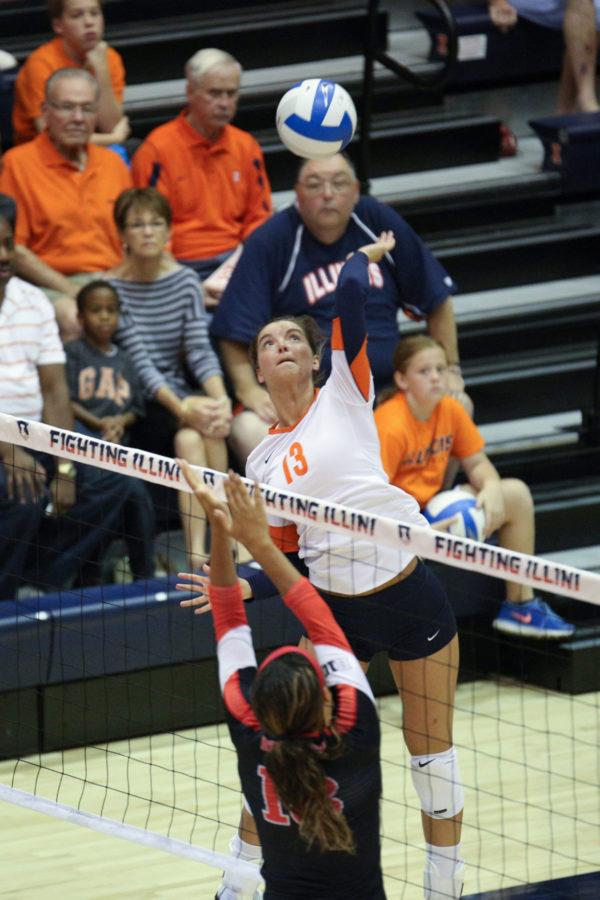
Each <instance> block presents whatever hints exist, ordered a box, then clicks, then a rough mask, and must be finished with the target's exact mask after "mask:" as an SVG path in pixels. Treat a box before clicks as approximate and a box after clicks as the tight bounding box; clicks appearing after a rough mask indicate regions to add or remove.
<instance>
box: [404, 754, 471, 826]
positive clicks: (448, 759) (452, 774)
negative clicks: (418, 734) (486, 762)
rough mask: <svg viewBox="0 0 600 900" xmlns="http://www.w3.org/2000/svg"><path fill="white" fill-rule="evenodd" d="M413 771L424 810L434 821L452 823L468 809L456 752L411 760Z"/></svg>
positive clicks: (414, 781) (413, 777)
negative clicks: (451, 820)
mask: <svg viewBox="0 0 600 900" xmlns="http://www.w3.org/2000/svg"><path fill="white" fill-rule="evenodd" d="M410 771H411V775H412V780H413V784H414V786H415V791H416V792H417V794H418V795H419V800H420V801H421V809H422V810H423V812H424V813H426V815H428V816H431V818H432V819H451V818H452V816H455V815H456V814H457V813H459V812H460V811H461V809H462V808H463V806H464V805H465V796H464V791H463V785H462V779H461V777H460V769H459V767H458V759H457V754H456V748H455V747H450V749H449V750H444V752H443V753H429V754H428V755H427V756H412V757H411V759H410Z"/></svg>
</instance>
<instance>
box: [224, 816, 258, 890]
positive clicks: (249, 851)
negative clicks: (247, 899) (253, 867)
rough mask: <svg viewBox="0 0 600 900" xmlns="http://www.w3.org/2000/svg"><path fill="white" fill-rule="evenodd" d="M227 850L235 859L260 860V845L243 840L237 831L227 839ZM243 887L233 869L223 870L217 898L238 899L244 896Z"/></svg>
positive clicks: (241, 881)
mask: <svg viewBox="0 0 600 900" xmlns="http://www.w3.org/2000/svg"><path fill="white" fill-rule="evenodd" d="M229 852H230V854H231V855H232V856H233V857H234V858H235V859H242V860H244V861H245V862H260V860H261V857H262V849H261V847H260V845H258V846H257V845H256V844H249V843H248V842H247V841H243V840H242V839H241V837H240V836H239V833H237V834H234V836H233V837H232V838H231V840H230V841H229ZM243 889H244V885H243V880H242V879H241V878H240V876H239V875H237V874H236V873H235V872H234V871H231V870H229V871H228V870H225V872H223V879H222V881H221V886H220V888H219V890H218V891H217V896H218V898H219V900H239V898H241V897H243V896H244V893H243Z"/></svg>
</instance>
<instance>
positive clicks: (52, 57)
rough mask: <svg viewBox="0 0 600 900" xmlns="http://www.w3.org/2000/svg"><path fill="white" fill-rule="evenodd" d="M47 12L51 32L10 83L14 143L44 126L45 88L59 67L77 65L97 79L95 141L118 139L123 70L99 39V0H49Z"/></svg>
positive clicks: (125, 128)
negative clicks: (15, 78) (13, 94)
mask: <svg viewBox="0 0 600 900" xmlns="http://www.w3.org/2000/svg"><path fill="white" fill-rule="evenodd" d="M48 12H49V14H50V21H51V23H52V30H53V31H54V33H55V35H56V37H54V38H53V39H52V40H51V41H48V42H47V43H46V44H42V46H41V47H38V48H37V50H34V51H33V53H32V54H31V55H30V56H29V57H28V58H27V60H26V61H25V63H24V65H23V67H22V68H21V70H20V72H19V75H18V77H17V81H16V83H15V99H14V105H13V131H14V141H15V144H22V143H23V142H24V141H30V140H32V139H33V138H34V137H35V136H36V135H37V134H38V133H39V132H40V131H43V129H44V116H43V112H42V106H43V103H44V87H45V84H46V82H47V80H48V78H49V77H50V76H51V75H52V73H53V72H56V71H57V70H58V69H64V68H72V67H74V66H78V67H80V68H82V69H83V68H84V69H87V70H88V71H89V72H90V73H91V74H92V75H93V76H94V77H95V78H96V81H97V82H98V87H99V91H100V93H99V97H98V118H97V121H96V129H97V130H96V133H95V134H94V135H92V138H91V141H92V143H94V144H99V145H101V146H107V145H108V144H113V143H121V142H122V141H124V140H125V139H126V138H127V137H128V135H129V121H128V119H127V118H126V117H125V116H123V90H124V88H125V69H124V67H123V61H122V59H121V57H120V56H119V54H118V53H117V51H116V50H113V48H112V47H109V46H108V44H107V43H106V41H104V40H103V35H104V16H103V15H102V6H101V3H100V0H49V3H48Z"/></svg>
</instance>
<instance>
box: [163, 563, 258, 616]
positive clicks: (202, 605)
mask: <svg viewBox="0 0 600 900" xmlns="http://www.w3.org/2000/svg"><path fill="white" fill-rule="evenodd" d="M202 572H203V573H204V574H203V575H200V574H197V573H196V572H178V573H177V577H178V578H182V579H183V581H181V582H178V583H177V584H176V585H175V589H176V590H178V591H186V593H188V594H189V593H190V591H197V592H198V593H197V594H196V596H195V597H190V598H188V599H187V600H181V601H180V602H179V605H180V606H183V607H184V608H186V607H188V606H193V607H196V608H195V609H194V615H196V616H201V615H202V614H203V613H207V612H209V611H210V610H211V609H212V605H211V602H210V599H209V596H208V584H209V581H210V566H209V565H208V564H207V563H204V565H203V566H202ZM238 583H239V585H240V587H241V589H242V597H243V599H244V600H249V599H250V597H251V596H252V591H251V589H250V583H249V582H248V581H246V579H245V578H240V579H238Z"/></svg>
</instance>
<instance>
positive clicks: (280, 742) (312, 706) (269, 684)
mask: <svg viewBox="0 0 600 900" xmlns="http://www.w3.org/2000/svg"><path fill="white" fill-rule="evenodd" d="M252 706H253V709H254V712H255V714H256V716H257V718H258V719H259V721H260V723H261V725H262V726H263V728H264V730H265V732H266V733H267V735H268V737H269V738H271V740H272V745H271V749H270V751H269V752H268V753H267V754H266V756H265V766H266V768H267V771H268V773H269V775H270V776H271V778H272V779H273V783H274V784H275V787H276V789H277V794H278V796H279V799H280V800H281V802H282V803H283V804H284V805H285V807H286V808H287V809H288V810H289V811H290V812H292V813H294V815H295V816H296V817H297V818H298V820H299V824H298V828H299V832H300V837H301V838H302V840H303V841H304V842H305V843H306V844H307V845H308V847H309V848H310V847H312V846H313V845H315V846H316V847H317V848H318V849H319V850H321V851H322V852H326V851H331V850H338V851H344V852H346V853H354V852H355V844H354V836H353V834H352V831H351V829H350V826H349V825H348V822H347V820H346V817H345V816H344V814H343V813H342V812H341V811H340V810H338V809H336V807H335V805H334V803H333V802H332V799H331V797H330V795H329V793H328V791H327V783H326V780H325V772H324V770H323V765H322V764H323V762H324V761H326V760H330V759H336V758H337V757H339V756H340V755H341V754H342V753H343V746H342V742H341V740H340V738H339V737H337V736H336V735H335V733H334V736H333V740H331V739H328V740H327V742H326V743H325V742H322V739H321V736H320V732H321V730H322V728H323V695H322V692H321V686H320V684H319V681H318V678H317V676H316V674H315V671H314V668H313V667H312V666H311V664H310V662H308V660H306V659H304V658H303V657H302V656H301V655H300V654H294V653H286V654H285V655H284V656H281V657H279V658H278V659H276V660H274V661H273V662H272V663H270V664H269V665H268V666H267V667H266V668H265V669H263V670H262V671H260V672H259V674H258V675H257V678H256V681H255V683H254V692H253V700H252Z"/></svg>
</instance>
